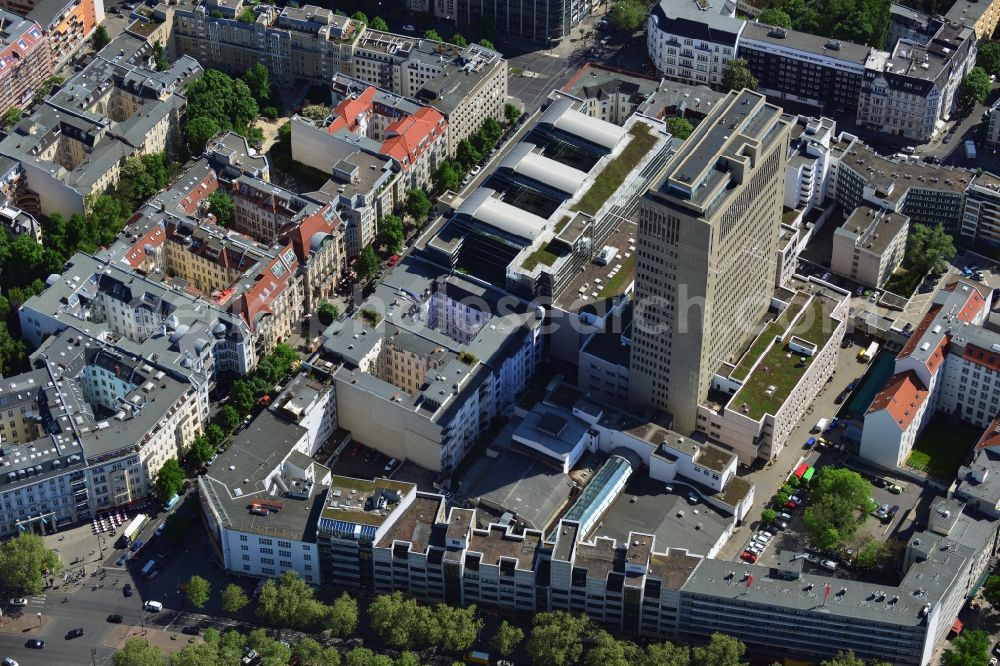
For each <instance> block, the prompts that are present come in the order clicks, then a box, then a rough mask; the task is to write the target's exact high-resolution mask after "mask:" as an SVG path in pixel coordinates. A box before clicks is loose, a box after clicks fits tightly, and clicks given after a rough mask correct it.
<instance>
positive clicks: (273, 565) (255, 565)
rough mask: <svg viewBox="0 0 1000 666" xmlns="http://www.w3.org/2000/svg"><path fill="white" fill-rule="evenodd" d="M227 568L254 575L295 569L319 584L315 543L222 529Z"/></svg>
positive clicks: (266, 575)
mask: <svg viewBox="0 0 1000 666" xmlns="http://www.w3.org/2000/svg"><path fill="white" fill-rule="evenodd" d="M222 540H223V553H224V556H225V565H226V568H227V569H229V570H230V571H233V572H234V573H238V574H242V575H244V576H253V577H255V578H279V577H280V576H281V575H282V574H283V573H285V572H286V571H294V572H295V573H297V574H298V575H299V576H300V577H301V578H302V580H304V581H306V582H307V583H311V584H313V585H318V584H319V583H320V566H319V553H318V551H317V549H316V544H314V543H306V542H304V541H291V540H288V539H280V538H278V537H265V536H260V535H258V534H248V533H245V532H239V531H237V530H231V529H226V528H223V529H222Z"/></svg>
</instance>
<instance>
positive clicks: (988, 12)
mask: <svg viewBox="0 0 1000 666" xmlns="http://www.w3.org/2000/svg"><path fill="white" fill-rule="evenodd" d="M944 18H945V19H946V20H947V21H950V22H953V23H959V24H961V25H963V26H964V27H966V28H971V29H972V31H973V32H975V33H976V39H977V40H978V39H989V38H990V37H992V35H993V33H994V32H996V29H997V23H1000V2H997V1H996V0H989V1H988V2H979V0H955V3H954V4H953V5H952V6H951V9H949V10H948V13H946V14H945V15H944Z"/></svg>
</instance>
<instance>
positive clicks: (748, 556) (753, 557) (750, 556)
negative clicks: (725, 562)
mask: <svg viewBox="0 0 1000 666" xmlns="http://www.w3.org/2000/svg"><path fill="white" fill-rule="evenodd" d="M740 559H742V560H744V561H746V562H749V563H750V564H753V563H754V562H756V561H757V553H751V552H750V551H749V550H744V551H743V554H742V555H740Z"/></svg>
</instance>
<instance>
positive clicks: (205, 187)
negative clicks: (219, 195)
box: [177, 170, 219, 215]
mask: <svg viewBox="0 0 1000 666" xmlns="http://www.w3.org/2000/svg"><path fill="white" fill-rule="evenodd" d="M217 189H219V180H218V178H216V176H215V172H214V171H211V170H209V172H208V174H207V175H206V176H205V177H204V178H203V179H202V180H201V181H200V182H198V183H196V184H195V186H194V187H192V188H191V190H190V191H188V193H187V195H186V196H184V197H183V198H181V199H180V201H178V203H177V208H179V209H180V210H182V211H184V213H185V214H187V215H194V212H195V211H196V210H198V205H199V204H200V203H201V202H202V201H204V200H205V199H207V198H208V195H209V194H211V193H212V192H214V191H216V190H217Z"/></svg>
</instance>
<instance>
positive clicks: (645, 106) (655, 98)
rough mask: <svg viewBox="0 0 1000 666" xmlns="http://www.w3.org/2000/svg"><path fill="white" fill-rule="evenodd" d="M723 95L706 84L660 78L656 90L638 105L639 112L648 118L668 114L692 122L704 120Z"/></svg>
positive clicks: (660, 117)
mask: <svg viewBox="0 0 1000 666" xmlns="http://www.w3.org/2000/svg"><path fill="white" fill-rule="evenodd" d="M724 97H725V95H724V94H723V93H720V92H718V91H715V90H712V89H711V88H709V87H708V86H706V85H700V86H692V85H688V84H686V83H680V82H679V81H671V80H669V79H660V83H659V84H658V85H657V87H656V91H655V92H654V93H653V94H652V95H650V96H649V97H648V98H647V99H646V101H645V102H643V103H642V104H640V105H639V106H638V111H639V113H642V114H643V115H645V116H648V117H650V118H658V119H660V120H663V119H666V118H667V117H670V116H677V117H679V118H687V119H688V120H690V121H692V124H697V123H699V122H701V121H702V120H704V118H705V116H707V115H708V114H709V112H711V110H712V107H713V106H714V105H715V104H717V103H718V102H719V101H720V100H722V99H723V98H724Z"/></svg>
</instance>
